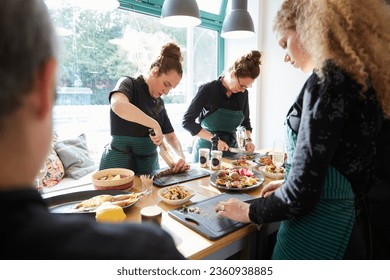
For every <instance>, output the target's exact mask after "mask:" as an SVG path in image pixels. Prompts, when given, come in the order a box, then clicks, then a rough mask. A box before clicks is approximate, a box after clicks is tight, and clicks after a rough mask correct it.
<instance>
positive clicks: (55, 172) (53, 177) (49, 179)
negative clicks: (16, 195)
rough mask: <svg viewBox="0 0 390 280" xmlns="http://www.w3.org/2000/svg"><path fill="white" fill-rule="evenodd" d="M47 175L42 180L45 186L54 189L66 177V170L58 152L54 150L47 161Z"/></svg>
mask: <svg viewBox="0 0 390 280" xmlns="http://www.w3.org/2000/svg"><path fill="white" fill-rule="evenodd" d="M46 170H47V173H46V175H45V176H44V177H43V178H42V182H43V186H45V187H54V186H55V185H57V184H58V182H59V181H61V179H62V178H63V177H64V175H65V170H64V165H63V164H62V162H61V160H60V158H59V157H58V155H57V153H56V151H55V150H54V149H52V150H51V151H50V153H49V156H48V157H47V159H46Z"/></svg>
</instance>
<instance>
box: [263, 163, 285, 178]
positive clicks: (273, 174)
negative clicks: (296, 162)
mask: <svg viewBox="0 0 390 280" xmlns="http://www.w3.org/2000/svg"><path fill="white" fill-rule="evenodd" d="M259 171H260V172H261V173H263V175H264V176H266V177H268V178H270V179H277V180H280V179H283V178H284V176H285V175H286V171H285V169H284V168H283V167H280V168H279V169H276V167H275V166H274V165H265V166H260V167H259Z"/></svg>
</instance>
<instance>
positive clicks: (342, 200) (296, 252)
mask: <svg viewBox="0 0 390 280" xmlns="http://www.w3.org/2000/svg"><path fill="white" fill-rule="evenodd" d="M286 126H287V138H288V140H289V141H287V143H289V144H290V145H288V146H287V155H288V156H287V162H286V178H288V174H289V171H290V168H291V162H290V161H291V159H292V158H293V154H294V150H295V145H296V141H297V135H296V133H294V132H293V131H292V130H291V129H290V127H289V126H288V125H286ZM354 222H355V195H354V193H353V190H352V186H351V184H350V182H349V181H348V180H347V179H346V178H345V177H344V176H343V175H342V174H341V173H340V172H339V171H337V170H336V169H335V168H334V167H332V166H330V167H329V169H328V172H327V176H326V178H325V183H324V190H323V193H322V195H321V198H320V201H319V203H318V204H317V205H316V207H315V208H314V209H313V210H312V211H311V212H310V213H308V214H306V215H305V216H303V217H299V218H297V219H291V220H285V221H282V222H281V224H280V227H279V231H278V234H277V242H276V245H275V248H274V252H273V255H272V258H273V259H284V260H285V259H332V260H336V259H342V258H343V257H344V252H345V250H346V248H347V245H348V242H349V237H350V235H351V232H352V228H353V225H354Z"/></svg>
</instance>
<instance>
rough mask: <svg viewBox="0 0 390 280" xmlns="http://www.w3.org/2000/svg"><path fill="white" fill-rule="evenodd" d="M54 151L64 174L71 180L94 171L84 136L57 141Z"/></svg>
mask: <svg viewBox="0 0 390 280" xmlns="http://www.w3.org/2000/svg"><path fill="white" fill-rule="evenodd" d="M54 149H55V151H56V152H57V154H58V156H59V157H60V159H61V161H62V164H63V165H64V168H65V173H66V174H67V175H69V176H70V177H72V178H73V179H76V180H77V179H80V178H81V177H83V176H84V175H86V174H88V173H90V172H92V171H93V170H95V169H96V166H95V163H94V161H93V160H92V159H91V157H90V155H89V150H88V147H87V139H86V137H85V134H81V135H79V136H78V137H76V138H73V139H66V140H63V141H58V142H56V143H54Z"/></svg>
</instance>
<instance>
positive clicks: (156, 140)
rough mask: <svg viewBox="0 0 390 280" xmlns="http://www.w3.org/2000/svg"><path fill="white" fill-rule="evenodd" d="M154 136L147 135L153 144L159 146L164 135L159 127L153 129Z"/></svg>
mask: <svg viewBox="0 0 390 280" xmlns="http://www.w3.org/2000/svg"><path fill="white" fill-rule="evenodd" d="M153 130H154V133H155V135H154V136H152V135H149V136H150V139H151V140H152V141H153V143H154V144H155V145H157V146H160V145H161V143H162V142H163V139H164V134H162V131H161V127H160V126H158V127H153Z"/></svg>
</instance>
